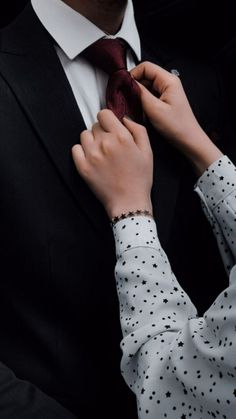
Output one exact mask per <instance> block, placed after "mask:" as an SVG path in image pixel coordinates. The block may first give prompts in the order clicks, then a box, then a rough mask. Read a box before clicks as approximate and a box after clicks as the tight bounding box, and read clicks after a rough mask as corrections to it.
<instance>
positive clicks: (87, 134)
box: [80, 130, 94, 157]
mask: <svg viewBox="0 0 236 419" xmlns="http://www.w3.org/2000/svg"><path fill="white" fill-rule="evenodd" d="M80 143H81V146H82V148H83V151H84V154H85V157H86V155H87V154H88V153H89V150H91V147H92V146H93V145H94V136H93V133H92V132H91V131H89V130H85V131H83V132H81V134H80Z"/></svg>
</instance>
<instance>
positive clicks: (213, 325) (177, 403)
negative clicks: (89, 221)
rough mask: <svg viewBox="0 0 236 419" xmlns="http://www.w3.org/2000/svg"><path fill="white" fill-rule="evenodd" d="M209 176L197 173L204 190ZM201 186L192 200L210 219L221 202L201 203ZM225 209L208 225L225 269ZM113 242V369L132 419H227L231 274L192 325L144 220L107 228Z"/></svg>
mask: <svg viewBox="0 0 236 419" xmlns="http://www.w3.org/2000/svg"><path fill="white" fill-rule="evenodd" d="M216 164H218V163H216ZM221 164H222V167H221V170H222V171H223V172H224V173H225V181H226V184H227V182H229V184H228V186H229V185H230V182H231V184H232V183H233V182H232V179H231V178H230V179H226V178H227V171H228V167H227V165H228V163H227V161H226V158H223V159H221ZM228 166H230V165H228ZM232 168H233V167H232ZM210 169H211V171H208V172H209V173H208V172H207V173H205V175H206V179H208V180H209V182H210V180H211V178H212V175H214V172H213V173H212V167H211V168H210ZM213 170H214V169H213ZM233 170H234V168H233ZM208 174H209V176H208ZM222 176H223V175H222ZM213 178H214V176H213ZM201 180H202V182H201V183H200V181H201ZM204 182H205V178H201V179H200V180H199V185H201V189H200V186H198V187H199V190H200V192H199V190H197V192H199V194H200V195H201V198H202V199H203V197H204V203H205V202H206V199H207V200H208V201H209V200H210V202H212V205H211V204H210V203H209V202H208V201H207V202H208V206H209V208H208V207H207V208H208V209H209V213H211V214H213V215H212V217H213V218H214V213H215V210H212V208H213V207H215V208H216V212H218V210H217V208H218V205H219V202H222V198H223V200H224V199H225V197H223V194H224V192H222V190H219V185H218V187H217V188H216V190H215V192H214V196H213V198H214V197H216V198H217V199H216V200H215V201H214V200H212V199H211V196H210V195H209V196H208V197H205V195H204V193H205V191H204V190H203V185H204ZM212 183H214V180H213V181H212ZM213 186H216V185H213ZM231 187H232V188H234V186H232V185H231ZM217 192H218V197H217ZM231 195H232V196H233V195H234V192H233V190H231V191H229V193H228V194H227V202H229V198H230V196H231ZM230 202H231V200H230ZM230 205H231V206H230V208H231V211H229V213H228V212H226V213H225V217H226V219H224V218H223V216H222V218H221V217H218V218H217V220H216V221H215V220H214V221H215V223H217V224H218V226H219V230H218V231H219V234H218V235H219V239H218V240H219V241H221V240H223V241H224V243H225V246H226V245H227V243H228V248H229V249H230V253H231V258H232V259H231V266H232V261H233V257H234V256H233V255H234V253H233V247H232V243H231V242H233V241H234V237H235V233H236V232H235V229H234V228H232V226H231V227H230V229H229V231H228V230H227V232H226V234H225V235H224V233H223V230H224V227H225V225H227V226H228V225H231V221H230V220H228V219H227V215H228V214H230V216H229V217H231V218H232V214H233V212H234V209H233V208H235V204H233V201H232V202H231V204H230ZM227 211H228V210H227ZM219 213H220V211H219ZM223 220H224V222H223ZM231 230H232V231H231ZM225 231H226V230H225ZM230 233H231V234H230ZM228 234H229V236H228ZM114 235H115V241H116V249H117V265H116V270H115V275H116V281H117V291H118V296H119V300H120V314H121V325H122V330H123V335H124V338H123V341H122V343H121V346H122V350H123V357H122V363H121V367H122V373H123V375H124V378H125V380H126V382H127V384H128V385H129V386H130V388H131V389H132V390H133V391H134V393H135V394H136V396H137V403H138V412H139V417H140V418H147V419H150V418H151V419H154V418H155V419H157V418H158V419H159V418H160V419H161V418H168V419H170V418H173V419H187V418H189V417H191V419H201V418H202V419H206V418H208V417H213V418H223V419H234V418H235V409H236V381H235V375H236V356H235V353H236V307H235V304H233V301H235V299H236V268H233V269H232V270H231V273H230V286H229V287H228V289H226V290H225V291H223V292H222V293H221V294H220V295H219V297H218V298H217V299H216V301H215V302H214V304H213V305H212V306H211V307H210V308H209V310H208V311H207V312H206V313H205V315H204V317H203V318H198V317H197V313H196V309H195V307H194V306H193V304H192V303H191V301H190V299H189V298H188V296H187V295H186V293H185V292H184V291H183V290H182V289H181V287H180V285H179V284H178V282H177V280H176V278H175V276H174V274H173V273H172V271H171V267H170V265H169V262H168V259H167V257H166V255H165V253H164V251H163V249H162V248H161V245H160V242H159V240H158V236H157V233H156V225H155V223H154V221H153V220H152V219H151V218H147V217H133V218H129V219H126V220H122V221H120V222H119V223H117V224H116V226H114ZM218 235H217V236H218Z"/></svg>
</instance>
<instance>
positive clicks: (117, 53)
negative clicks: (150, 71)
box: [82, 38, 143, 122]
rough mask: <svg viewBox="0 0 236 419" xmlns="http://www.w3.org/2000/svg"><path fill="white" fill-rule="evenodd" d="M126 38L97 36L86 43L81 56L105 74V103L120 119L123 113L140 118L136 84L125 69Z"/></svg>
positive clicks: (138, 91) (134, 118)
mask: <svg viewBox="0 0 236 419" xmlns="http://www.w3.org/2000/svg"><path fill="white" fill-rule="evenodd" d="M126 45H127V44H126V42H125V41H123V40H122V39H120V38H117V39H104V38H103V39H100V40H98V41H97V42H95V43H94V44H92V45H90V46H89V47H88V48H87V49H86V50H85V51H84V52H83V54H82V55H83V56H84V57H85V58H86V59H87V60H88V61H89V62H90V63H91V64H92V65H93V66H95V67H98V68H100V69H101V70H103V71H104V72H105V73H107V74H108V75H109V79H108V84H107V89H106V105H107V108H108V109H111V110H112V111H113V112H114V114H115V115H116V116H117V117H118V118H119V119H120V120H121V119H122V118H123V117H124V116H125V115H126V116H129V117H130V118H132V119H133V120H135V121H136V122H141V121H142V119H143V113H142V107H141V102H140V88H139V85H138V84H137V83H136V81H135V80H134V79H133V78H132V77H131V75H130V73H129V72H128V71H127V66H126V50H127V46H126Z"/></svg>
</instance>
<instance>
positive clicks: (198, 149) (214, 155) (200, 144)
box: [184, 128, 223, 176]
mask: <svg viewBox="0 0 236 419" xmlns="http://www.w3.org/2000/svg"><path fill="white" fill-rule="evenodd" d="M186 143H187V144H188V147H186V149H185V150H184V154H185V156H186V157H187V158H188V160H189V161H190V162H191V164H192V165H193V168H194V171H195V172H196V174H197V175H198V176H201V175H202V174H203V173H204V172H205V170H206V169H207V168H208V167H209V166H210V165H211V164H212V163H214V162H215V161H216V160H218V159H219V158H220V157H221V156H222V155H223V153H222V152H221V151H220V150H219V148H218V147H217V146H216V145H215V144H214V143H213V142H212V141H211V139H210V138H209V137H208V136H207V134H206V133H205V132H204V131H203V130H202V129H201V128H200V129H199V130H197V131H196V132H192V135H191V136H189V140H188V142H186Z"/></svg>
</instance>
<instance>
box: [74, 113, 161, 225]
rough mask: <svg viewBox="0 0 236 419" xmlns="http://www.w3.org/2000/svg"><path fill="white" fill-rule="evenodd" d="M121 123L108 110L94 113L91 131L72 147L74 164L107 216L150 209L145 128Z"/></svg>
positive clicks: (150, 167)
mask: <svg viewBox="0 0 236 419" xmlns="http://www.w3.org/2000/svg"><path fill="white" fill-rule="evenodd" d="M123 122H124V125H123V124H122V123H121V122H120V121H119V120H118V119H117V118H116V116H115V115H114V114H113V113H112V112H111V111H109V110H103V111H101V112H99V114H98V123H96V124H95V125H94V126H93V127H92V130H91V131H88V130H86V131H84V132H82V133H81V136H80V140H81V145H80V144H77V145H75V146H74V147H73V149H72V155H73V159H74V162H75V165H76V168H77V170H78V172H79V174H80V175H81V176H82V178H83V179H84V180H85V181H86V182H87V183H88V185H89V187H90V188H91V189H92V191H93V192H94V194H95V195H96V196H97V198H98V199H99V200H100V201H101V202H102V204H103V205H104V207H105V209H106V211H107V213H108V216H109V217H110V218H113V217H115V216H119V215H120V214H121V213H124V212H128V211H135V210H138V209H140V210H148V211H150V212H152V204H151V198H150V193H151V187H152V177H153V156H152V150H151V146H150V143H149V139H148V135H147V132H146V129H145V128H144V127H143V126H142V125H138V124H136V123H135V122H132V121H130V120H128V119H126V118H125V119H124V121H123Z"/></svg>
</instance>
